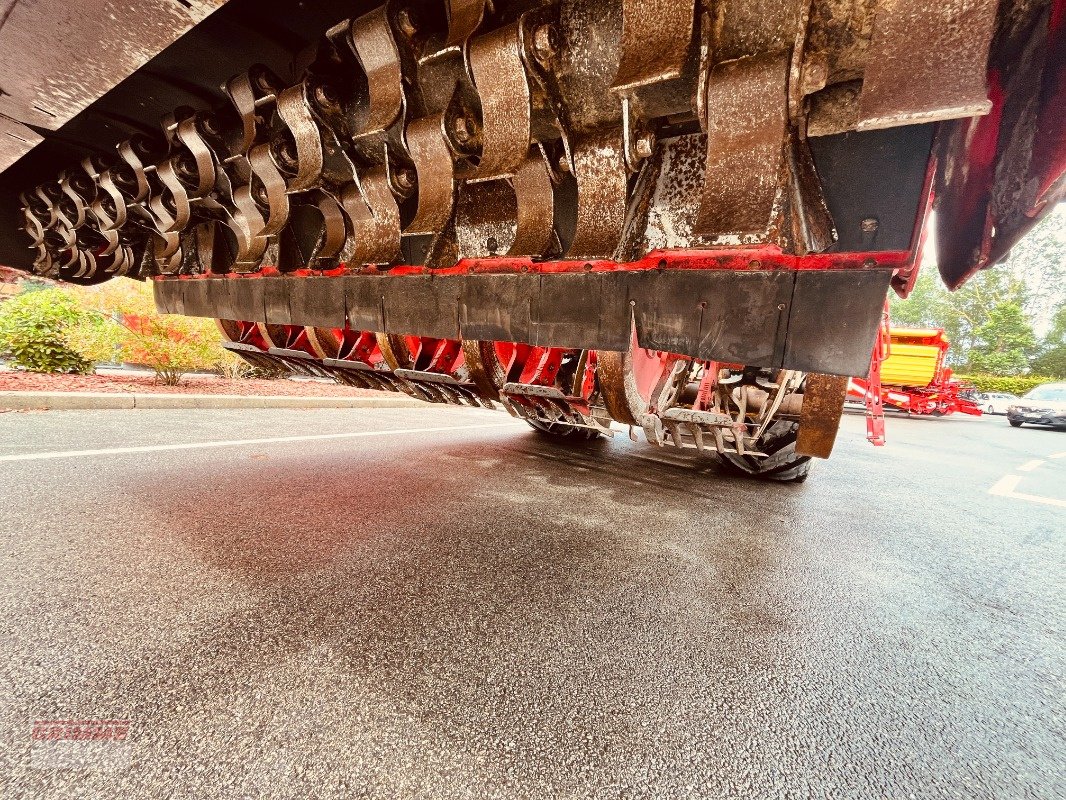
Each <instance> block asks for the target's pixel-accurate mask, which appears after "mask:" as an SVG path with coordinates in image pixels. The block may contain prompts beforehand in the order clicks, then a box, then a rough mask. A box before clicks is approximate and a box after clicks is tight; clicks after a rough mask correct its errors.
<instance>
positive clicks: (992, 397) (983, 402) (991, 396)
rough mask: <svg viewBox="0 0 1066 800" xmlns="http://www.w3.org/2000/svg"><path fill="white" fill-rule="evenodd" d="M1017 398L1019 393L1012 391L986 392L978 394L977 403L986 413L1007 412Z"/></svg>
mask: <svg viewBox="0 0 1066 800" xmlns="http://www.w3.org/2000/svg"><path fill="white" fill-rule="evenodd" d="M1017 399H1018V395H1016V394H1011V393H1010V392H985V393H984V394H979V395H977V405H979V406H981V410H982V411H984V412H985V413H986V414H1006V413H1007V409H1008V408H1010V407H1011V406H1012V405H1014V401H1015V400H1017Z"/></svg>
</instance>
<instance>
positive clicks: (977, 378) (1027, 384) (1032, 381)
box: [954, 375, 1055, 395]
mask: <svg viewBox="0 0 1066 800" xmlns="http://www.w3.org/2000/svg"><path fill="white" fill-rule="evenodd" d="M954 378H955V379H956V380H959V381H962V382H963V383H972V384H973V385H974V386H976V387H977V391H979V392H1010V393H1011V394H1016V395H1023V394H1025V393H1026V392H1028V391H1029V390H1030V389H1032V388H1033V387H1035V386H1039V385H1040V384H1042V383H1050V382H1051V381H1054V380H1055V379H1054V378H1049V377H1047V376H1046V375H1012V376H1009V377H1004V376H1002V375H955V376H954Z"/></svg>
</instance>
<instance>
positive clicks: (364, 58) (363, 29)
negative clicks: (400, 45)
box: [351, 5, 404, 137]
mask: <svg viewBox="0 0 1066 800" xmlns="http://www.w3.org/2000/svg"><path fill="white" fill-rule="evenodd" d="M351 42H352V49H353V50H354V51H355V57H356V58H357V59H358V60H359V64H360V65H361V66H362V67H363V71H364V72H365V73H366V79H367V91H368V93H369V95H370V111H369V114H368V115H367V119H366V121H365V122H364V123H363V124H362V126H361V128H360V130H359V131H358V132H356V134H355V135H356V137H361V136H369V135H372V134H375V133H381V132H382V131H385V130H387V129H388V128H389V127H390V126H391V125H392V124H393V123H394V122H395V121H396V119H397V118H398V117H399V116H400V113H401V112H402V111H403V102H404V101H403V83H402V75H401V72H400V52H399V50H398V49H397V47H396V40H395V38H394V37H393V32H392V26H391V25H390V24H389V15H388V6H387V5H384V6H381V7H380V8H377V9H374V10H373V11H370V12H369V13H366V14H364V15H363V16H361V17H359V18H358V19H356V20H353V21H352V25H351Z"/></svg>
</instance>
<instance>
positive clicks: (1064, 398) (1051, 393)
mask: <svg viewBox="0 0 1066 800" xmlns="http://www.w3.org/2000/svg"><path fill="white" fill-rule="evenodd" d="M1025 399H1026V400H1054V401H1057V402H1060V403H1066V386H1038V387H1036V388H1035V389H1033V390H1032V391H1031V392H1029V393H1028V394H1027V395H1026V396H1025Z"/></svg>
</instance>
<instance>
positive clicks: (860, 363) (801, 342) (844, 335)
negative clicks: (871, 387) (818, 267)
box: [783, 270, 891, 375]
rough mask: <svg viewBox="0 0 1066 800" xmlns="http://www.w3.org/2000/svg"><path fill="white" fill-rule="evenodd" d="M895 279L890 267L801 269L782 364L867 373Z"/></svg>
mask: <svg viewBox="0 0 1066 800" xmlns="http://www.w3.org/2000/svg"><path fill="white" fill-rule="evenodd" d="M890 280H891V272H890V271H888V270H870V271H855V272H852V271H849V270H826V271H819V272H803V271H801V272H797V273H796V289H795V291H794V292H793V295H792V314H791V316H790V317H789V322H788V342H787V345H786V347H785V353H784V360H783V365H784V366H787V367H788V368H789V369H799V370H803V371H804V372H825V373H830V374H833V375H865V374H866V371H867V370H868V369H869V367H870V353H871V351H872V350H873V345H874V337H875V336H876V335H877V330H878V326H879V325H880V324H881V314H880V313H879V312H878V310H879V309H881V308H882V307H883V305H884V302H885V297H886V295H887V293H888V284H889V281H890Z"/></svg>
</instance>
